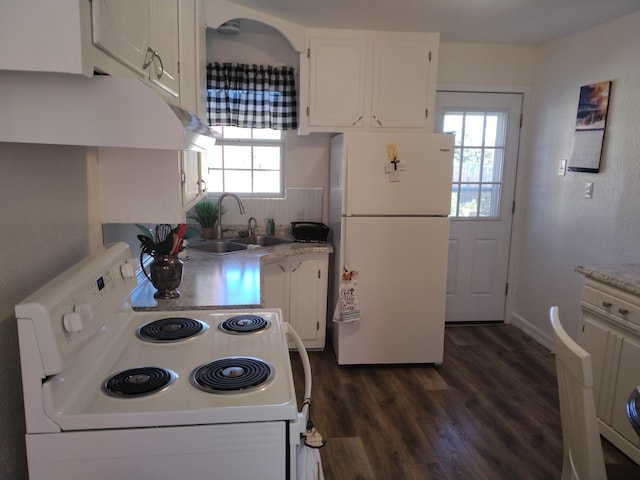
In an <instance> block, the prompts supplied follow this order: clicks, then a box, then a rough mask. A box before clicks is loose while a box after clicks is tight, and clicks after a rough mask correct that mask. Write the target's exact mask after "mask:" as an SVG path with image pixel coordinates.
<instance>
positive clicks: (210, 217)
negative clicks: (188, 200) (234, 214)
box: [187, 200, 224, 228]
mask: <svg viewBox="0 0 640 480" xmlns="http://www.w3.org/2000/svg"><path fill="white" fill-rule="evenodd" d="M221 213H224V210H222V212H221ZM187 218H189V219H191V220H195V221H196V222H198V223H199V224H200V227H201V228H213V227H215V225H216V222H217V221H218V201H217V200H202V201H200V202H198V203H196V204H195V205H194V206H193V208H192V209H191V211H190V212H189V214H188V215H187Z"/></svg>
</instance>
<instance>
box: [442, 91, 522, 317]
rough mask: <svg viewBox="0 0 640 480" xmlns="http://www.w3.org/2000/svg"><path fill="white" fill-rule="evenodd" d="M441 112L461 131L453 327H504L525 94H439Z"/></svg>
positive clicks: (454, 209) (453, 234) (450, 287)
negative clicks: (477, 323) (500, 323)
mask: <svg viewBox="0 0 640 480" xmlns="http://www.w3.org/2000/svg"><path fill="white" fill-rule="evenodd" d="M436 111H437V117H436V122H437V127H436V130H437V131H441V132H455V147H454V161H453V177H452V184H451V185H452V187H451V212H450V218H451V230H450V238H449V265H448V271H447V314H446V320H447V322H469V321H502V320H504V305H505V300H506V295H507V288H508V287H507V270H508V260H509V246H510V242H511V221H512V215H513V207H514V205H513V196H514V190H515V179H516V167H517V161H518V144H519V139H520V117H521V111H522V94H518V93H475V92H448V91H439V92H438V93H437V96H436Z"/></svg>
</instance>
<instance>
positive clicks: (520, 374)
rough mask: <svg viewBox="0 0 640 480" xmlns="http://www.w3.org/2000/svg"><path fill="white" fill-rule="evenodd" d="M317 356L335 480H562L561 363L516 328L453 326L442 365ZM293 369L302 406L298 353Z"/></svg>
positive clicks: (316, 377) (322, 420)
mask: <svg viewBox="0 0 640 480" xmlns="http://www.w3.org/2000/svg"><path fill="white" fill-rule="evenodd" d="M309 356H310V360H311V366H312V371H313V393H312V407H311V416H312V420H313V421H314V424H315V426H316V427H317V429H318V431H319V432H320V433H321V434H322V435H323V437H324V438H325V439H326V440H327V445H326V446H325V447H323V448H322V449H320V454H321V456H322V462H323V466H324V473H325V478H326V479H327V480H334V479H339V480H342V479H345V480H346V479H349V480H354V479H357V480H405V479H406V480H431V479H439V480H447V479H452V480H454V479H455V480H457V479H473V480H476V479H490V480H501V479H504V480H512V479H530V480H535V479H541V480H542V479H554V478H560V473H561V468H562V434H561V426H560V414H559V405H558V392H557V384H556V377H555V359H554V356H553V355H552V354H551V353H550V352H549V351H548V350H547V349H546V348H544V347H543V346H541V345H540V344H538V343H537V342H535V341H534V340H533V339H532V338H531V337H529V336H528V335H526V334H525V333H524V332H522V331H521V330H519V329H517V328H516V327H514V326H510V325H501V324H493V325H481V326H475V325H471V326H459V325H456V326H453V327H447V329H446V333H445V357H444V362H443V363H442V364H441V365H439V366H433V365H403V366H379V367H371V366H349V367H339V366H338V365H337V364H336V361H335V356H334V354H333V351H332V350H331V346H330V345H329V346H328V348H327V349H326V350H325V351H324V352H310V353H309ZM292 367H293V371H294V379H295V385H296V392H297V395H298V397H299V398H300V399H301V398H302V385H303V382H302V378H303V371H302V366H301V362H300V360H299V357H298V355H297V354H295V353H292ZM603 450H604V453H605V459H606V461H607V462H611V463H620V464H627V465H631V464H633V462H631V460H629V459H628V458H627V457H626V456H625V455H624V454H622V453H621V452H620V451H618V450H617V449H616V448H615V447H613V446H612V445H611V444H610V443H609V442H607V441H606V440H604V439H603Z"/></svg>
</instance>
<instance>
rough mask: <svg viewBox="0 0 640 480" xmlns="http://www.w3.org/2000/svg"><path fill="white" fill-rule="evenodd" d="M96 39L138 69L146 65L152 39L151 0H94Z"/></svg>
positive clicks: (94, 41) (97, 42)
mask: <svg viewBox="0 0 640 480" xmlns="http://www.w3.org/2000/svg"><path fill="white" fill-rule="evenodd" d="M92 5H93V7H92V8H93V43H94V44H95V45H97V46H98V47H100V48H102V49H103V50H105V51H107V52H108V53H109V54H110V55H111V56H113V57H115V58H117V59H118V60H120V61H121V62H122V63H124V64H125V65H127V66H129V67H130V68H131V69H133V70H134V71H136V72H138V73H140V74H143V75H146V73H145V71H144V69H143V68H142V66H143V65H144V61H145V57H146V55H147V47H148V46H149V43H150V41H151V22H150V18H151V1H150V0H136V1H135V2H131V1H129V0H93V3H92Z"/></svg>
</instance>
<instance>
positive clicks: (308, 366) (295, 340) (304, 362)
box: [284, 322, 311, 433]
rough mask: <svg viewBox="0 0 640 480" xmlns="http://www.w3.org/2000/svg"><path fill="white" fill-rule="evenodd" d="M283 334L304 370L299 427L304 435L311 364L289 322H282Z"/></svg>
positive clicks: (305, 350) (309, 393) (309, 402)
mask: <svg viewBox="0 0 640 480" xmlns="http://www.w3.org/2000/svg"><path fill="white" fill-rule="evenodd" d="M284 327H285V333H286V334H287V335H288V336H289V338H290V339H291V340H292V341H293V343H294V344H295V346H296V350H298V353H299V354H300V359H301V360H302V369H303V370H304V400H303V401H302V409H301V412H300V413H301V415H302V417H303V418H304V422H302V425H300V433H304V432H305V431H306V429H307V423H308V422H309V405H310V404H311V363H310V362H309V355H307V349H306V348H305V347H304V343H302V339H301V338H300V335H298V332H296V331H295V330H294V328H293V327H292V326H291V324H290V323H289V322H284Z"/></svg>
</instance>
